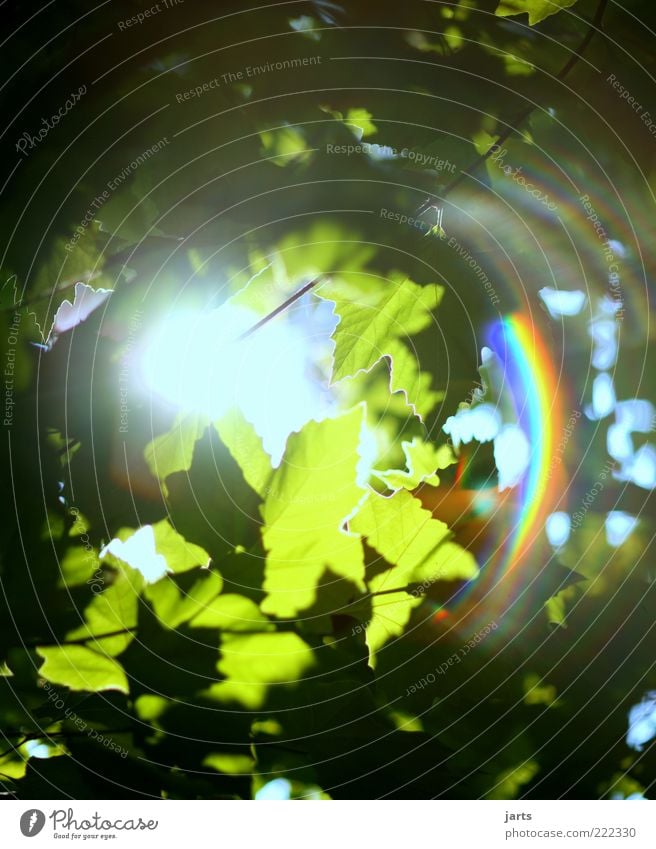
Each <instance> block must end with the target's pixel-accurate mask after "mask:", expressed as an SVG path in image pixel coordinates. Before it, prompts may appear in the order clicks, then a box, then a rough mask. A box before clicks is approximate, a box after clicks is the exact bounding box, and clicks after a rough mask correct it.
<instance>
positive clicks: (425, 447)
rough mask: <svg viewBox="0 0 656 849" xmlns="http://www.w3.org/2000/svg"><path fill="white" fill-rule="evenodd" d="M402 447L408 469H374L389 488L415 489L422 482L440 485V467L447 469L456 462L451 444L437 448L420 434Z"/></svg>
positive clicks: (402, 444) (405, 442) (403, 443)
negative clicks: (438, 473)
mask: <svg viewBox="0 0 656 849" xmlns="http://www.w3.org/2000/svg"><path fill="white" fill-rule="evenodd" d="M401 447H402V448H403V453H404V454H405V458H406V465H407V471H405V472H401V471H397V470H396V469H388V470H387V471H386V472H377V471H374V474H375V475H376V477H377V478H379V479H380V480H382V481H383V483H384V484H385V485H386V486H387V487H388V488H389V489H415V488H416V487H418V486H419V484H420V483H426V484H429V485H430V486H439V483H440V479H439V477H438V475H437V471H438V469H446V468H448V467H449V466H451V465H453V464H454V463H455V462H456V458H455V455H454V453H453V449H452V448H451V446H450V445H440V446H439V448H437V447H435V446H434V445H431V443H430V442H424V440H423V439H420V438H419V437H418V436H416V437H415V438H414V439H413V440H412V442H407V441H404V442H402V443H401Z"/></svg>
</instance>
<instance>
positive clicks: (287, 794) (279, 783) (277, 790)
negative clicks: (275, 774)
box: [255, 778, 292, 802]
mask: <svg viewBox="0 0 656 849" xmlns="http://www.w3.org/2000/svg"><path fill="white" fill-rule="evenodd" d="M291 795H292V785H291V784H290V783H289V781H287V779H286V778H274V779H273V781H267V783H266V784H265V785H264V787H260V789H259V790H258V791H257V793H256V794H255V800H256V801H257V802H286V801H288V800H289V799H290V798H291Z"/></svg>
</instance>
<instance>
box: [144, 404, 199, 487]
mask: <svg viewBox="0 0 656 849" xmlns="http://www.w3.org/2000/svg"><path fill="white" fill-rule="evenodd" d="M208 424H209V421H208V419H207V418H206V417H205V416H199V415H196V414H187V415H180V416H179V417H178V418H177V419H176V421H175V422H174V424H173V427H172V428H171V430H169V431H167V432H166V433H164V434H162V435H161V436H158V437H157V438H156V439H154V440H153V441H152V442H151V443H149V444H148V445H147V446H146V449H145V451H144V457H145V458H146V463H147V464H148V468H149V469H150V471H151V472H152V473H153V475H154V476H155V477H156V478H157V479H158V480H159V481H162V482H163V481H165V480H166V478H168V476H169V475H172V474H173V473H174V472H186V471H187V470H188V469H190V468H191V463H192V460H193V457H194V448H195V446H196V442H197V441H198V440H199V439H200V438H201V436H202V435H203V433H204V432H205V429H206V428H207V426H208ZM163 489H164V491H165V492H166V487H165V486H163Z"/></svg>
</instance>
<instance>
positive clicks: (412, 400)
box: [317, 274, 444, 419]
mask: <svg viewBox="0 0 656 849" xmlns="http://www.w3.org/2000/svg"><path fill="white" fill-rule="evenodd" d="M443 292H444V290H443V289H442V287H441V286H437V285H435V284H430V285H427V286H420V285H418V284H417V283H414V282H413V281H412V280H409V279H408V278H407V277H403V276H401V275H398V274H392V275H390V276H389V277H388V278H387V279H384V280H381V281H380V285H379V286H376V287H375V288H374V289H373V290H371V289H369V291H367V293H366V294H362V295H361V296H358V295H356V294H355V293H354V292H352V291H348V292H344V290H343V289H340V288H339V287H338V286H331V285H325V286H323V287H322V288H321V291H320V292H318V293H317V294H319V296H320V297H322V298H324V299H325V300H330V301H333V302H334V304H335V313H336V315H338V316H339V323H338V325H337V327H336V328H335V331H334V333H333V336H332V338H333V341H334V342H335V354H334V365H333V374H332V382H333V383H335V382H338V381H340V380H343V379H344V378H347V377H354V376H355V375H356V374H358V373H360V372H363V371H365V372H368V371H370V370H371V369H372V368H373V367H374V366H375V365H376V363H377V362H379V360H381V359H382V358H383V357H386V358H387V359H388V360H389V362H390V389H391V391H392V392H403V393H405V396H406V398H407V403H408V404H409V405H410V406H411V407H412V408H413V410H414V412H415V414H416V415H417V416H418V417H419V418H420V419H423V417H424V416H425V415H426V414H427V413H429V412H430V410H431V408H432V406H433V405H434V403H435V393H433V392H431V391H430V390H429V389H428V387H427V385H426V382H425V380H424V379H423V375H422V373H421V368H420V363H419V361H418V358H417V353H416V351H415V350H414V349H413V347H412V343H411V341H410V338H409V337H411V336H413V335H414V334H416V333H419V332H420V331H421V330H424V329H426V328H427V327H429V326H430V324H431V322H432V321H433V315H432V312H433V310H434V309H435V308H436V307H437V306H438V305H439V303H440V301H441V299H442V295H443Z"/></svg>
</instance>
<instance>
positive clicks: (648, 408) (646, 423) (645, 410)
mask: <svg viewBox="0 0 656 849" xmlns="http://www.w3.org/2000/svg"><path fill="white" fill-rule="evenodd" d="M655 413H656V411H655V410H654V405H653V404H652V403H651V402H650V401H641V400H640V399H639V398H634V399H632V400H631V401H620V402H619V403H618V404H617V407H616V409H615V420H616V421H617V423H618V424H619V425H621V426H622V427H625V428H626V429H627V430H631V431H636V432H637V433H649V431H650V430H652V429H653V426H654V414H655Z"/></svg>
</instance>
